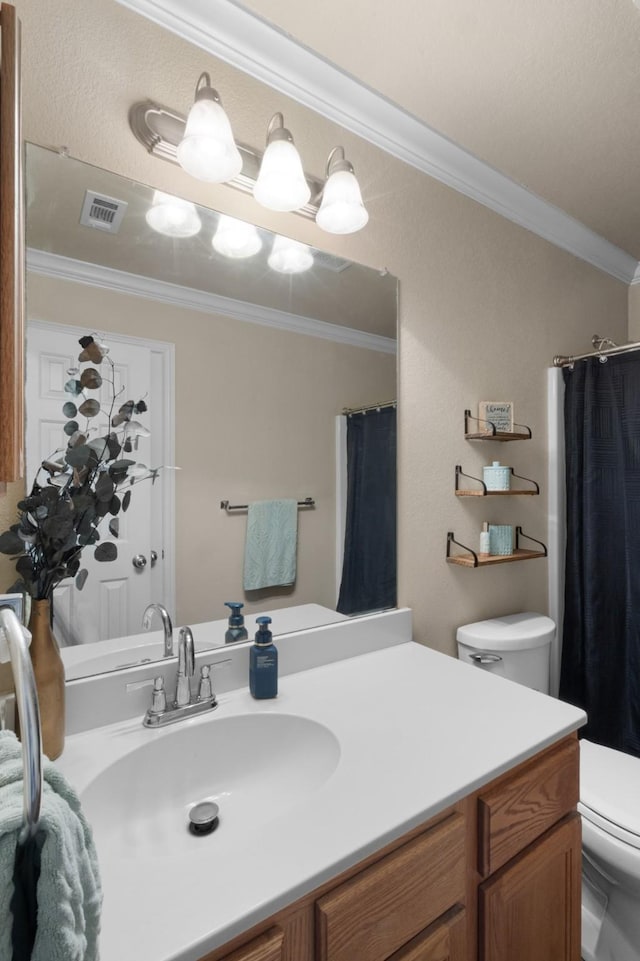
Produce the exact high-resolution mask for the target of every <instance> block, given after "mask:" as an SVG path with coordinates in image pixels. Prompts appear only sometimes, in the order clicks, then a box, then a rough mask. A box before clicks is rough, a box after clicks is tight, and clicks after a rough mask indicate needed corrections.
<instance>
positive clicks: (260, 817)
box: [80, 712, 340, 858]
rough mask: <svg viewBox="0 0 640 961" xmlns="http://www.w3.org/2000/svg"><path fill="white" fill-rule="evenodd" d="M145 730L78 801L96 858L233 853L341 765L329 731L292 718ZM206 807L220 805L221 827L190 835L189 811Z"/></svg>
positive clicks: (263, 716) (244, 717) (253, 717)
mask: <svg viewBox="0 0 640 961" xmlns="http://www.w3.org/2000/svg"><path fill="white" fill-rule="evenodd" d="M148 733H149V739H148V741H146V743H144V744H143V745H141V746H138V747H136V748H135V749H134V750H132V751H130V752H129V753H128V754H126V755H125V756H124V757H121V758H119V759H118V760H117V761H115V762H114V763H112V764H111V765H109V766H108V767H107V768H105V769H104V770H103V771H102V772H101V773H100V774H99V775H98V777H96V778H95V779H94V780H93V781H91V782H90V783H89V784H88V785H87V787H86V788H85V789H84V790H83V791H81V794H80V797H81V801H82V806H83V809H84V812H85V814H86V816H87V818H88V820H89V823H90V824H91V825H92V828H93V831H94V834H95V838H96V843H97V845H98V849H99V852H101V853H102V854H106V853H108V855H109V856H110V857H111V856H113V857H132V858H138V857H141V856H142V857H165V856H171V857H175V856H176V855H181V854H184V855H188V856H189V857H193V856H194V855H197V854H198V853H201V854H203V855H206V856H211V855H212V854H213V853H219V852H220V851H221V850H222V849H225V850H226V849H227V847H228V845H229V844H232V845H234V846H235V847H237V846H238V843H239V842H243V841H244V840H246V839H247V838H248V837H249V836H250V835H251V834H253V833H255V832H256V831H257V832H260V831H262V830H263V828H264V825H265V824H267V823H268V822H269V821H271V820H273V819H275V818H278V817H280V816H281V815H282V814H283V813H286V812H287V810H289V809H291V808H292V807H295V806H296V805H298V804H300V802H302V801H304V799H305V798H307V797H308V796H309V795H310V794H311V793H312V792H313V791H315V790H317V789H318V788H319V787H320V786H321V785H322V784H324V782H325V781H326V780H327V779H328V778H329V777H330V776H331V774H332V773H333V771H334V770H335V769H336V767H337V764H338V760H339V758H340V745H339V743H338V741H337V739H336V737H335V736H334V735H333V733H332V732H331V731H330V730H329V729H328V728H326V727H324V725H322V724H319V723H317V722H316V721H312V720H309V719H308V718H305V717H301V716H299V715H294V714H272V713H267V712H265V713H258V714H240V715H236V716H233V717H227V718H225V717H220V716H219V715H218V716H216V715H215V714H211V716H210V717H208V718H207V719H206V720H205V721H200V722H196V723H192V722H188V721H184V722H180V723H178V724H177V725H176V726H175V727H173V728H170V729H165V730H164V731H150V732H148ZM203 800H213V801H215V802H216V804H217V805H218V806H219V809H220V811H219V825H218V827H217V828H216V830H215V831H214V832H213V833H211V834H208V835H206V836H204V837H195V836H194V835H192V834H191V833H190V832H189V829H188V823H189V818H188V815H189V810H190V809H191V808H192V807H193V805H194V804H196V803H198V802H199V801H203Z"/></svg>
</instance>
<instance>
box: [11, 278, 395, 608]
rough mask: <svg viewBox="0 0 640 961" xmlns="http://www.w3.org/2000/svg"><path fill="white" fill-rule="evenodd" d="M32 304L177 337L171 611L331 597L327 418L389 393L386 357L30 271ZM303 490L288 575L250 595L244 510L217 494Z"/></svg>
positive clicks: (242, 499)
mask: <svg viewBox="0 0 640 961" xmlns="http://www.w3.org/2000/svg"><path fill="white" fill-rule="evenodd" d="M27 314H28V317H29V318H31V319H37V320H45V321H51V322H57V323H65V324H73V325H76V326H78V327H79V328H81V330H82V331H83V332H86V331H87V329H90V330H93V329H97V330H99V331H100V332H101V333H102V332H103V331H109V330H110V331H115V332H117V333H122V334H128V335H134V336H136V337H148V338H151V339H155V340H162V341H166V342H169V343H173V344H175V374H176V456H175V463H176V464H177V465H178V466H179V467H180V468H181V470H180V471H179V472H178V473H177V474H176V581H177V583H176V588H177V604H176V618H177V623H179V624H183V623H189V622H190V623H198V622H200V621H208V620H212V619H215V618H217V617H224V616H225V611H226V608H225V607H224V606H223V605H224V601H226V600H234V599H236V600H245V601H246V612H247V613H251V611H253V610H258V609H269V608H275V607H286V606H289V605H290V604H306V603H311V602H315V603H318V604H324V605H326V606H327V607H335V600H336V599H335V510H336V499H335V416H336V414H339V413H340V411H341V410H342V408H343V407H357V406H359V405H365V404H370V403H375V402H376V401H377V400H380V399H382V398H384V397H394V396H395V391H396V372H395V367H396V358H395V357H394V356H393V355H390V354H381V353H378V352H377V351H371V350H362V349H360V348H357V347H350V346H348V345H344V344H337V343H333V342H331V341H328V340H320V339H318V338H317V337H308V336H305V335H304V334H295V333H290V332H288V331H283V330H275V329H273V328H270V327H262V326H259V325H256V324H248V323H243V322H241V321H238V320H232V319H229V318H228V317H221V316H215V315H211V314H204V313H201V312H199V311H195V310H187V309H184V308H183V309H180V308H176V307H175V306H173V305H169V304H162V303H156V302H154V301H151V300H146V299H144V298H141V297H134V296H132V295H129V294H122V293H116V292H113V291H107V290H98V289H96V288H93V287H88V286H83V285H81V284H74V283H69V282H68V281H63V280H52V279H50V278H46V277H41V276H37V275H32V274H29V275H28V280H27ZM87 318H90V323H89V328H87ZM112 355H113V356H114V359H117V357H116V355H115V351H112ZM28 413H29V412H28V411H27V416H28ZM306 496H311V497H314V498H315V500H316V508H315V510H313V511H300V512H299V518H298V521H299V527H298V570H297V579H296V583H295V586H294V587H293V588H280V589H278V590H269V591H265V592H264V593H262V592H260V594H262V596H261V597H260V596H256V593H254V594H252V596H251V598H246V597H245V596H244V593H243V591H242V566H243V551H244V535H245V529H246V515H243V514H226V513H225V512H224V511H222V510H220V501H221V500H230V501H231V502H232V503H234V502H235V503H241V504H246V503H247V502H248V501H254V500H262V499H268V498H271V497H306Z"/></svg>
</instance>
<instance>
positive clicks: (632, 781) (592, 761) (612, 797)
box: [578, 739, 640, 850]
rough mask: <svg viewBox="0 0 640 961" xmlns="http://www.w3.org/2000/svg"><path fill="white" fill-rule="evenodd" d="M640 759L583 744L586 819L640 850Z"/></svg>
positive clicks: (581, 808)
mask: <svg viewBox="0 0 640 961" xmlns="http://www.w3.org/2000/svg"><path fill="white" fill-rule="evenodd" d="M639 799H640V759H639V758H637V757H631V755H629V754H624V753H623V752H622V751H616V750H614V749H613V748H610V747H603V746H602V745H601V744H593V743H592V742H591V741H586V740H584V739H583V740H582V741H580V804H579V805H578V810H579V811H580V813H581V814H582V816H583V817H584V818H586V819H587V820H588V821H590V822H591V823H592V824H593V825H595V826H596V827H598V828H600V829H601V830H602V831H604V832H605V833H606V834H609V835H611V836H612V837H614V838H617V839H618V840H620V841H622V842H624V843H625V844H628V845H630V846H631V847H633V848H637V849H639V850H640V804H639V803H638V801H639Z"/></svg>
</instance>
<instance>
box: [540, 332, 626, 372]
mask: <svg viewBox="0 0 640 961" xmlns="http://www.w3.org/2000/svg"><path fill="white" fill-rule="evenodd" d="M591 343H592V344H593V346H594V347H595V350H592V351H591V352H590V353H588V354H576V355H575V356H574V357H563V356H562V355H557V356H556V357H554V358H553V366H554V367H573V365H574V364H575V362H576V361H577V360H588V359H589V357H600V358H601V359H602V362H603V363H604V362H605V361H606V359H607V357H611V356H613V355H614V354H628V353H630V352H631V351H633V350H640V341H636V342H635V343H633V344H621V345H618V344H615V343H614V342H613V341H612V340H609V338H608V337H600V336H599V335H598V334H594V335H593V337H592V338H591ZM605 344H608V345H609V346H607V347H605V346H604V345H605Z"/></svg>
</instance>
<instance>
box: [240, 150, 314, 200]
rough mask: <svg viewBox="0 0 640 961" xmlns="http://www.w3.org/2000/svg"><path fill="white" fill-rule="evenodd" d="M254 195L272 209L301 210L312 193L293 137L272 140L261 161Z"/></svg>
mask: <svg viewBox="0 0 640 961" xmlns="http://www.w3.org/2000/svg"><path fill="white" fill-rule="evenodd" d="M253 196H254V197H255V198H256V200H257V201H258V203H259V204H262V206H263V207H268V208H269V210H280V211H286V210H299V209H300V207H304V205H305V204H306V203H308V201H309V199H310V197H311V190H310V188H309V184H308V183H307V181H306V180H305V176H304V171H303V169H302V162H301V160H300V154H299V153H298V151H297V150H296V148H295V146H294V144H293V143H291V141H290V140H273V141H272V142H271V143H270V144H269V145H268V147H267V149H266V150H265V152H264V156H263V157H262V163H261V164H260V173H259V174H258V179H257V180H256V183H255V186H254V188H253Z"/></svg>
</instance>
